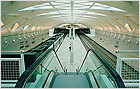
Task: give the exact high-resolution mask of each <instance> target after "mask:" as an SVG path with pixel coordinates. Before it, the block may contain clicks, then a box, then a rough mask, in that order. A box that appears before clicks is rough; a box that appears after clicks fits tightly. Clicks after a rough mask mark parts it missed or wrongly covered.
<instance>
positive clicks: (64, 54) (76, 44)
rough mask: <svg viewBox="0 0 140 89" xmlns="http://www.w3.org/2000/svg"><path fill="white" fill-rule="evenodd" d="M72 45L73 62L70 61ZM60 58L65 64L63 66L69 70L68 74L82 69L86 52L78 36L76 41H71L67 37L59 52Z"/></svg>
mask: <svg viewBox="0 0 140 89" xmlns="http://www.w3.org/2000/svg"><path fill="white" fill-rule="evenodd" d="M70 44H72V52H73V56H72V59H71V60H72V61H70V55H71V54H70V52H71V51H69V46H70ZM57 54H58V57H59V59H60V61H61V63H62V64H63V66H64V67H65V68H66V69H67V72H76V69H77V68H78V67H80V65H81V64H82V61H83V59H84V57H85V55H86V50H85V48H84V46H83V45H82V43H81V41H80V39H79V37H78V36H76V37H75V39H70V38H69V37H67V36H66V38H65V39H64V41H63V43H62V45H61V46H60V48H59V50H58V51H57Z"/></svg>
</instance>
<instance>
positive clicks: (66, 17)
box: [1, 1, 139, 34]
mask: <svg viewBox="0 0 140 89" xmlns="http://www.w3.org/2000/svg"><path fill="white" fill-rule="evenodd" d="M1 21H2V22H3V23H4V25H3V26H2V28H1V31H3V30H5V29H13V28H12V27H13V26H14V25H15V23H18V25H19V26H18V27H17V28H16V29H14V30H10V31H11V32H10V34H11V33H15V32H16V31H18V30H20V29H23V28H24V27H25V26H26V27H27V25H28V28H26V29H25V30H24V31H23V32H25V31H26V30H29V29H31V28H33V27H46V28H52V27H54V26H56V25H58V24H62V23H82V24H85V25H86V26H88V27H91V28H95V29H102V30H106V29H110V28H112V29H113V30H114V31H118V29H117V28H120V29H122V30H124V31H125V32H129V33H132V32H131V30H136V29H137V30H138V29H139V1H1ZM126 23H127V24H129V25H128V26H129V27H130V29H131V30H129V29H127V27H126V26H125V25H126Z"/></svg>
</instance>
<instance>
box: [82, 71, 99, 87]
mask: <svg viewBox="0 0 140 89" xmlns="http://www.w3.org/2000/svg"><path fill="white" fill-rule="evenodd" d="M89 72H91V74H92V76H93V77H94V79H95V82H96V85H97V87H98V88H100V86H99V84H98V82H97V79H96V77H95V75H94V73H93V71H92V70H89V71H88V72H85V73H84V74H86V73H87V74H88V73H89ZM88 76H89V75H88Z"/></svg>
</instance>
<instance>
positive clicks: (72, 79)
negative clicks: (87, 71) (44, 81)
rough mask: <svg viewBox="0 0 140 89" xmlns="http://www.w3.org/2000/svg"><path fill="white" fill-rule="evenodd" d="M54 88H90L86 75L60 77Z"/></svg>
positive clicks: (55, 81) (56, 80)
mask: <svg viewBox="0 0 140 89" xmlns="http://www.w3.org/2000/svg"><path fill="white" fill-rule="evenodd" d="M52 88H90V86H89V83H88V80H87V78H86V76H85V75H74V74H71V75H70V74H69V75H58V76H57V77H56V79H55V80H54V84H53V86H52Z"/></svg>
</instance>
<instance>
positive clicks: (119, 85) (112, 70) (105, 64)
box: [92, 50, 125, 88]
mask: <svg viewBox="0 0 140 89" xmlns="http://www.w3.org/2000/svg"><path fill="white" fill-rule="evenodd" d="M92 52H93V53H94V54H95V55H96V56H97V58H98V59H99V60H100V61H101V63H102V64H103V65H104V66H105V67H106V68H107V70H108V71H109V72H110V74H111V75H112V76H113V78H114V79H115V81H116V83H117V86H118V87H119V88H125V85H124V83H123V81H122V79H121V77H120V75H119V74H118V73H117V72H116V71H115V70H114V69H113V68H112V67H111V66H110V65H109V64H108V63H107V62H106V61H105V60H104V59H103V58H102V57H101V56H100V55H99V54H98V52H97V51H96V50H92Z"/></svg>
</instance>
